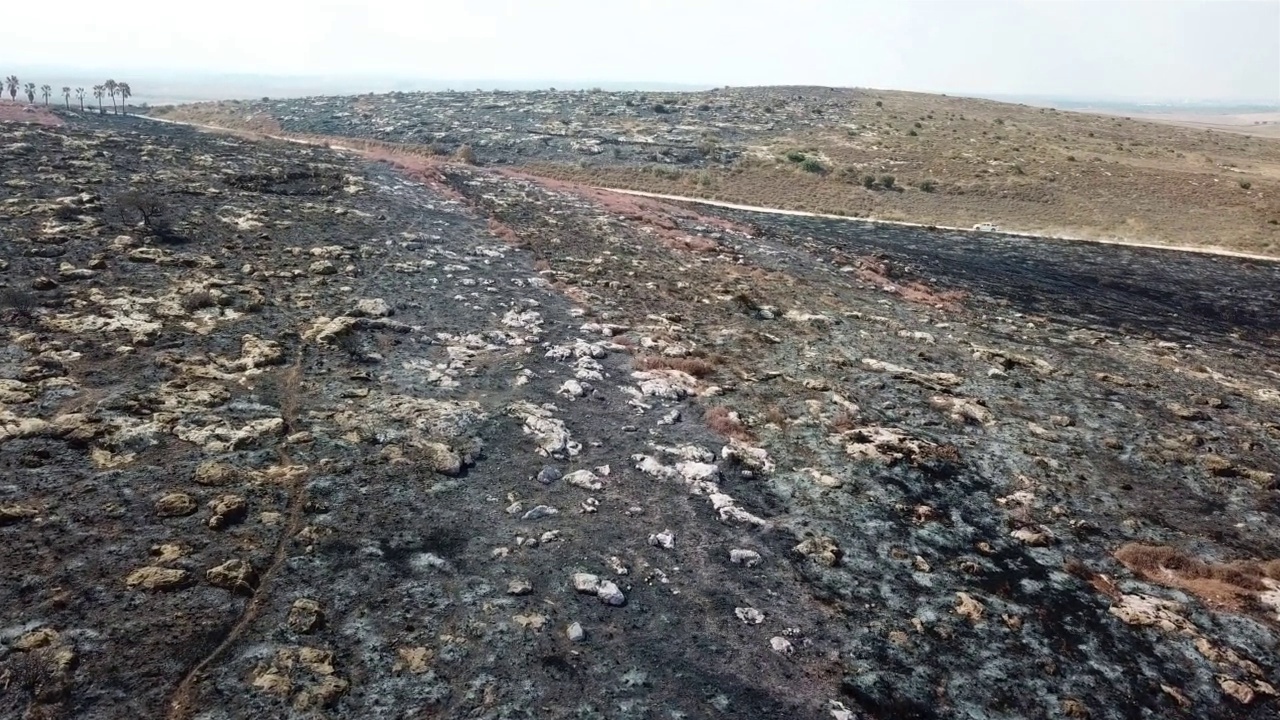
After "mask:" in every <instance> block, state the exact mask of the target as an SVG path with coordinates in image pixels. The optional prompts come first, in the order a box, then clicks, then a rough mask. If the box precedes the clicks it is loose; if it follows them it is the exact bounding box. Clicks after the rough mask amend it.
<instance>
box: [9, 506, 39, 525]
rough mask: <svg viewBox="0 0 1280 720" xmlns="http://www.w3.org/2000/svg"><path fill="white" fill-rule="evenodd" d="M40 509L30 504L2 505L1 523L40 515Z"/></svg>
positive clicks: (14, 521)
mask: <svg viewBox="0 0 1280 720" xmlns="http://www.w3.org/2000/svg"><path fill="white" fill-rule="evenodd" d="M39 515H40V511H39V510H37V509H36V508H34V507H32V506H30V505H0V525H8V524H9V523H16V522H18V521H19V520H30V519H32V518H35V517H38V516H39Z"/></svg>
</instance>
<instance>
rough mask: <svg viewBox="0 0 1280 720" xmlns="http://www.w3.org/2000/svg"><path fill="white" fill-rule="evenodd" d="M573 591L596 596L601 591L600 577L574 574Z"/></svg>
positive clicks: (589, 574)
mask: <svg viewBox="0 0 1280 720" xmlns="http://www.w3.org/2000/svg"><path fill="white" fill-rule="evenodd" d="M573 589H574V590H577V591H578V592H580V593H590V594H592V595H594V594H595V593H596V591H598V590H599V589H600V577H599V576H598V575H592V574H591V573H574V574H573Z"/></svg>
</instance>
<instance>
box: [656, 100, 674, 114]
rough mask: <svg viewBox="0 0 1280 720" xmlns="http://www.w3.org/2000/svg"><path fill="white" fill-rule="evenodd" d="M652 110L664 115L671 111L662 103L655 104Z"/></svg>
mask: <svg viewBox="0 0 1280 720" xmlns="http://www.w3.org/2000/svg"><path fill="white" fill-rule="evenodd" d="M653 111H654V112H656V113H658V114H659V115H666V114H667V113H669V112H671V110H670V108H668V107H667V106H666V105H663V104H662V103H658V104H657V105H654V106H653Z"/></svg>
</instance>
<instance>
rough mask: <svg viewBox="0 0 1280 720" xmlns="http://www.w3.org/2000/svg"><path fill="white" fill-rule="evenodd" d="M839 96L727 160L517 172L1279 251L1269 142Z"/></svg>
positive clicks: (886, 214) (1279, 179)
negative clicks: (710, 165)
mask: <svg viewBox="0 0 1280 720" xmlns="http://www.w3.org/2000/svg"><path fill="white" fill-rule="evenodd" d="M837 94H839V95H840V97H839V98H838V101H839V102H838V104H836V105H835V106H830V105H829V106H827V107H826V109H825V111H824V116H823V117H824V118H825V121H824V125H825V126H824V127H819V128H811V129H806V130H803V131H797V132H794V133H791V134H786V135H778V136H777V137H774V138H770V139H768V140H766V141H765V142H763V143H762V147H760V148H758V150H759V151H758V152H756V153H755V154H754V155H751V154H749V155H747V156H745V157H743V158H742V159H740V160H739V161H738V162H737V163H735V164H734V165H733V166H732V167H730V168H727V169H712V170H694V169H687V170H678V169H676V170H673V169H669V168H665V167H654V168H648V167H618V166H606V165H599V166H586V167H581V166H576V165H574V166H570V165H551V164H540V165H536V166H531V167H530V168H529V169H530V170H532V171H534V172H537V173H539V174H546V175H549V176H552V177H557V178H561V179H565V180H573V181H577V182H583V183H589V184H593V185H599V186H605V187H619V188H625V189H631V190H643V191H647V192H656V193H664V194H674V195H686V196H691V197H703V198H708V199H716V200H722V201H727V202H736V203H742V204H747V205H760V206H766V207H777V208H784V209H793V210H805V211H810V212H820V213H828V214H833V215H847V216H856V217H873V218H877V219H885V220H909V221H914V222H921V223H925V224H937V225H950V226H960V227H968V226H970V225H973V224H976V223H979V222H995V223H997V224H999V225H1000V226H1002V227H1004V228H1007V229H1012V230H1023V231H1028V232H1041V233H1049V234H1063V235H1072V236H1080V237H1090V238H1098V239H1121V240H1132V241H1144V242H1157V243H1165V244H1177V245H1194V246H1206V245H1214V246H1221V247H1226V248H1232V249H1237V250H1244V251H1250V252H1261V253H1271V254H1277V255H1280V224H1278V225H1273V224H1271V221H1273V220H1274V221H1277V222H1280V141H1277V140H1275V139H1267V138H1258V137H1248V136H1243V135H1238V134H1231V133H1223V132H1216V131H1214V132H1208V131H1205V130H1195V129H1189V128H1182V127H1175V126H1171V125H1167V124H1161V123H1155V122H1146V121H1142V120H1141V119H1126V118H1119V117H1106V116H1101V115H1089V114H1084V113H1068V112H1058V111H1054V110H1050V109H1042V108H1033V107H1027V106H1022V105H1010V104H1006V103H997V102H992V101H986V100H975V99H968V98H950V97H945V96H940V95H926V94H920V93H898V92H879V91H876V92H864V91H844V92H843V93H837ZM877 100H879V101H881V102H882V103H883V106H882V107H876V106H875V104H874V103H875V101H877ZM917 123H919V125H920V127H918V128H917V127H915V125H916V124H917ZM912 130H914V131H915V133H916V134H915V135H910V134H909V133H910V131H912ZM794 150H800V151H804V154H806V155H807V156H811V157H820V158H821V159H822V162H823V165H824V166H826V167H827V170H828V171H827V172H825V173H813V172H807V171H805V170H804V169H802V168H800V167H799V166H798V164H797V163H796V162H793V161H790V160H788V159H787V157H786V154H787V152H789V151H794ZM887 174H888V175H893V176H894V177H895V179H896V183H895V186H896V188H897V189H895V190H886V189H883V188H882V187H880V184H879V183H877V184H876V186H875V187H874V188H871V189H869V188H867V187H864V186H863V182H862V179H863V178H864V177H865V176H872V177H874V178H878V177H880V176H882V175H887ZM926 181H928V182H927V183H926ZM1242 181H1243V182H1246V183H1248V184H1249V187H1248V188H1244V187H1242V185H1241V182H1242ZM922 185H924V186H926V187H929V190H928V191H926V190H922V189H921V186H922ZM1210 227H1211V228H1212V232H1211V233H1209V232H1206V230H1207V229H1208V228H1210Z"/></svg>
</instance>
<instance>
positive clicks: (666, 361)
mask: <svg viewBox="0 0 1280 720" xmlns="http://www.w3.org/2000/svg"><path fill="white" fill-rule="evenodd" d="M635 365H636V367H637V368H639V369H640V370H679V371H680V372H682V373H687V374H689V375H692V376H694V377H696V378H703V377H706V376H708V375H710V374H711V373H713V372H715V371H716V366H715V365H714V364H713V363H711V362H709V361H707V360H703V359H702V358H687V357H686V358H672V357H662V356H660V355H642V356H640V357H638V358H636V359H635Z"/></svg>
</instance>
